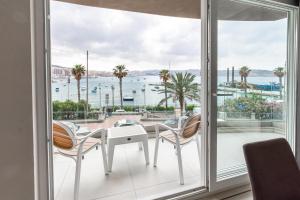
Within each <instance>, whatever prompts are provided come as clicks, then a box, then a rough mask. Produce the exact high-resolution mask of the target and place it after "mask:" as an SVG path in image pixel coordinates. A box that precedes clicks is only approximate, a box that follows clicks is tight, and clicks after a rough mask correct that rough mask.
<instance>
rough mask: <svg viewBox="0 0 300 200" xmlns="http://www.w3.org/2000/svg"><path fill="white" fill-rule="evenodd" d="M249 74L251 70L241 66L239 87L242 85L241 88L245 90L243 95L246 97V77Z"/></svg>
mask: <svg viewBox="0 0 300 200" xmlns="http://www.w3.org/2000/svg"><path fill="white" fill-rule="evenodd" d="M250 72H251V69H249V68H248V67H247V66H243V67H241V69H240V72H239V73H240V76H241V85H243V88H244V89H245V94H246V95H247V87H248V86H247V85H248V83H247V77H248V76H249V74H250Z"/></svg>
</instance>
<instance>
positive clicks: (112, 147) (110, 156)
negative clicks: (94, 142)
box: [108, 141, 115, 172]
mask: <svg viewBox="0 0 300 200" xmlns="http://www.w3.org/2000/svg"><path fill="white" fill-rule="evenodd" d="M114 151H115V144H114V143H113V142H111V141H108V171H109V172H111V169H112V163H113V159H114Z"/></svg>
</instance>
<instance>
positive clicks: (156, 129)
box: [155, 123, 179, 135]
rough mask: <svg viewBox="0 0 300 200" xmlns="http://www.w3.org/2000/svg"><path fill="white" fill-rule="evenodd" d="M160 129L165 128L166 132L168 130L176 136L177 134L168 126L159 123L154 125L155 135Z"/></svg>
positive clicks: (176, 131) (175, 130) (176, 130)
mask: <svg viewBox="0 0 300 200" xmlns="http://www.w3.org/2000/svg"><path fill="white" fill-rule="evenodd" d="M160 127H162V128H165V129H167V130H170V131H172V132H173V133H174V134H176V135H177V134H178V133H179V131H178V129H175V128H171V127H170V126H167V125H165V124H161V123H159V124H155V132H156V134H159V128H160Z"/></svg>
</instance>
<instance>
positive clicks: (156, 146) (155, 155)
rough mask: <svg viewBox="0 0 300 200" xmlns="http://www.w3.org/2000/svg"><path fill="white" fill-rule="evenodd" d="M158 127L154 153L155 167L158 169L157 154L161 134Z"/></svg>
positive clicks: (156, 128)
mask: <svg viewBox="0 0 300 200" xmlns="http://www.w3.org/2000/svg"><path fill="white" fill-rule="evenodd" d="M158 131H159V130H158V127H157V126H156V127H155V132H156V139H155V152H154V162H153V166H154V167H156V166H157V156H158V155H157V154H158V146H159V132H158Z"/></svg>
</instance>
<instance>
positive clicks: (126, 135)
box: [107, 125, 149, 172]
mask: <svg viewBox="0 0 300 200" xmlns="http://www.w3.org/2000/svg"><path fill="white" fill-rule="evenodd" d="M136 142H137V143H142V144H143V147H144V148H143V149H144V154H145V160H146V165H148V164H149V151H148V134H147V132H146V131H145V129H144V128H143V127H142V126H141V125H133V126H123V127H113V128H109V129H107V145H108V171H109V172H111V169H112V163H113V157H114V149H115V146H116V145H121V144H129V143H136Z"/></svg>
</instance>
